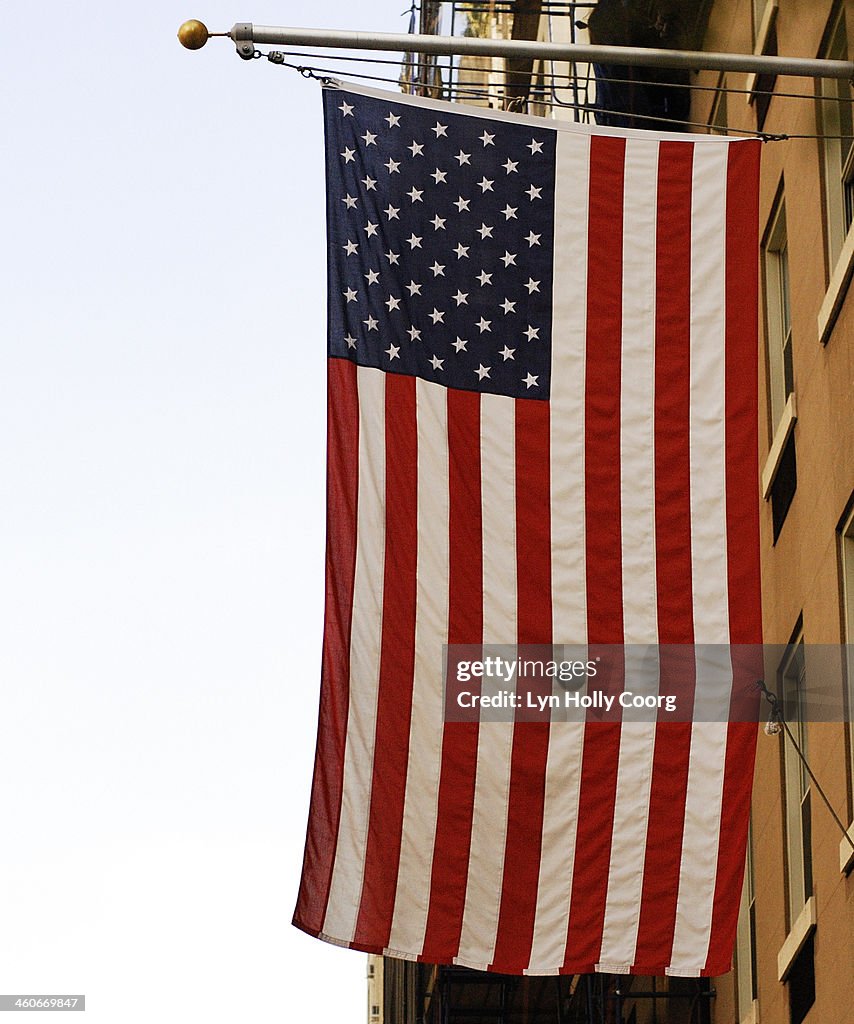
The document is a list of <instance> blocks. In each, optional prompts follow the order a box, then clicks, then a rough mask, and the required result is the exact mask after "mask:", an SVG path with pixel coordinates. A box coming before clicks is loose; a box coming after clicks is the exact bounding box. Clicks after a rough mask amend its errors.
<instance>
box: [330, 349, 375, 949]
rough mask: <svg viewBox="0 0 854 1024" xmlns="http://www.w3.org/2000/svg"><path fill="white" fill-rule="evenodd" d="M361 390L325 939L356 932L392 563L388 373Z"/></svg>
mask: <svg viewBox="0 0 854 1024" xmlns="http://www.w3.org/2000/svg"><path fill="white" fill-rule="evenodd" d="M356 372H357V383H358V390H359V500H358V511H357V515H358V519H357V525H356V570H355V579H354V584H353V628H352V633H351V637H350V678H351V679H352V680H353V681H354V685H352V686H351V687H350V706H349V712H348V718H347V745H346V749H345V752H344V781H343V789H342V793H341V818H340V823H339V826H338V843H337V846H336V849H335V865H334V868H333V871H332V882H331V886H330V893H329V903H328V906H327V910H326V917H325V918H324V921H323V931H324V934H325V936H326V937H327V938H328V937H334V938H335V939H337V940H339V941H342V942H351V941H352V939H353V935H354V933H355V930H356V920H357V916H358V912H359V900H357V899H354V895H355V894H360V893H361V891H362V880H363V877H364V870H365V850H366V846H367V832H368V816H369V812H370V805H371V779H372V775H373V764H374V740H375V734H376V722H377V693H378V690H379V668H380V648H381V643H382V621H383V616H382V611H383V608H382V604H383V574H384V562H385V374H384V373H382V372H381V371H380V370H375V369H372V368H369V367H362V366H360V367H358V368H357V371H356Z"/></svg>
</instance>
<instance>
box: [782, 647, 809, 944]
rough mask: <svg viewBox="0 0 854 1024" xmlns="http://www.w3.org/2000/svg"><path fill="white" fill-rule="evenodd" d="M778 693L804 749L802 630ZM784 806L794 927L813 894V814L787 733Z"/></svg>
mask: <svg viewBox="0 0 854 1024" xmlns="http://www.w3.org/2000/svg"><path fill="white" fill-rule="evenodd" d="M777 681H778V695H779V696H780V698H781V700H782V703H783V715H784V718H785V719H786V721H787V722H788V725H789V729H790V730H791V732H792V735H793V737H794V739H795V742H796V743H797V745H798V747H799V748H800V750H801V752H802V753H803V755H804V757H805V758H809V752H808V745H807V726H806V721H805V714H804V710H805V706H806V652H805V648H804V639H803V634H801V635H799V636H798V638H797V639H796V640H795V641H794V642H793V643H791V644H790V645H789V647H788V649H787V653H786V657H785V659H784V661H783V664H782V665H781V666H780V671H779V673H778V680H777ZM783 768H784V807H785V815H786V854H787V861H788V883H789V885H788V889H789V927H790V928H791V927H792V925H793V924H794V922H795V921H796V920H797V918H798V917H799V916H800V914H801V911H802V910H803V909H804V907H805V905H806V902H807V900H808V899H809V898H810V896H811V895H812V888H813V885H812V817H811V813H810V796H811V794H810V778H809V775H807V772H806V769H805V767H804V763H803V761H802V760H801V758H800V757H799V756H798V752H797V751H796V750H795V749H794V746H793V744H792V742H791V740H790V739H789V737H788V736H785V735H784V737H783Z"/></svg>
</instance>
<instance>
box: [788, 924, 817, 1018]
mask: <svg viewBox="0 0 854 1024" xmlns="http://www.w3.org/2000/svg"><path fill="white" fill-rule="evenodd" d="M813 946H814V941H813V936H812V935H810V937H809V938H808V939H807V941H806V942H805V943H804V948H803V949H802V950H801V951H800V953H798V955H797V957H795V962H794V963H793V964H792V969H791V971H789V977H788V986H789V1022H790V1024H801V1021H802V1020H803V1019H804V1018H805V1017H806V1015H807V1014H808V1013H809V1011H810V1007H811V1006H812V1004H813V1003H814V1002H815V959H814V952H815V951H814V948H813Z"/></svg>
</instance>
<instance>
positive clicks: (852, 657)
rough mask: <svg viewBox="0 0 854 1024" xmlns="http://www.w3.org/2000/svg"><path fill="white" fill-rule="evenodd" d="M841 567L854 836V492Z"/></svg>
mask: <svg viewBox="0 0 854 1024" xmlns="http://www.w3.org/2000/svg"><path fill="white" fill-rule="evenodd" d="M839 570H840V583H841V599H842V622H843V630H842V633H843V635H842V640H843V643H844V645H845V646H844V648H843V650H844V658H843V678H844V679H845V686H846V712H847V716H846V717H847V722H848V743H847V747H848V759H847V760H848V764H847V770H848V771H847V774H848V800H849V814H850V816H851V825H850V826H849V828H848V834H849V835H850V836H851V837H852V838H854V495H852V498H851V500H850V501H849V504H848V509H847V511H846V513H845V515H843V517H842V522H841V524H840V526H839ZM852 868H854V850H852V848H851V845H850V843H849V842H848V840H847V839H846V838H845V837H844V836H843V837H842V841H841V842H840V844H839V870H840V871H842V872H843V873H847V872H849V871H851V870H852Z"/></svg>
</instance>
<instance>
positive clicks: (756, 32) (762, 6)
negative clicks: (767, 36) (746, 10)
mask: <svg viewBox="0 0 854 1024" xmlns="http://www.w3.org/2000/svg"><path fill="white" fill-rule="evenodd" d="M767 7H768V0H753V45H754V46H757V45H759V46H761V44H762V38H761V32H762V22H763V20H764V16H765V11H766V8H767Z"/></svg>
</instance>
